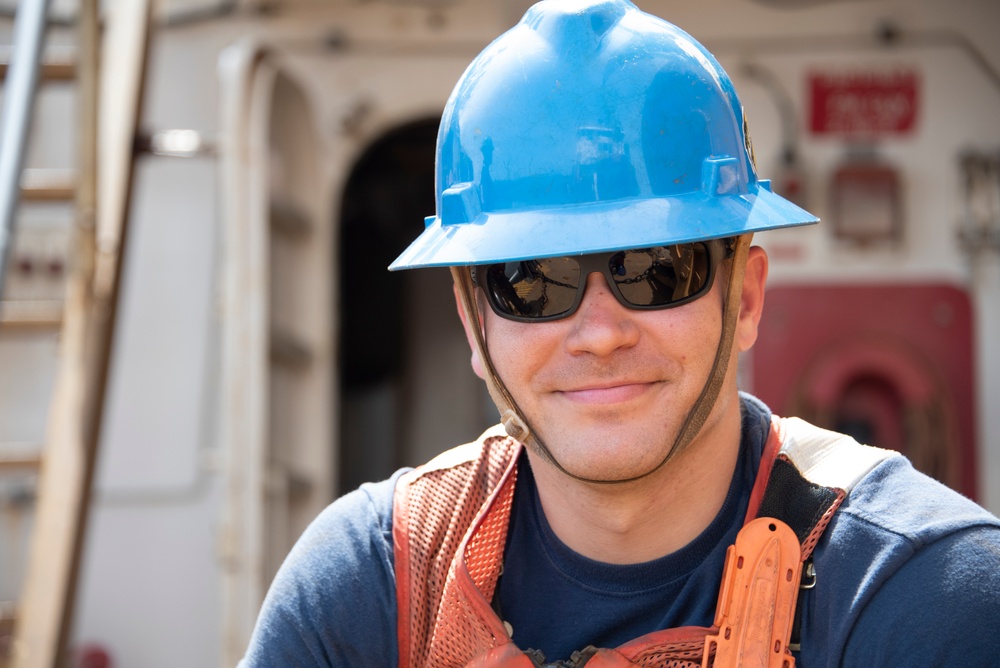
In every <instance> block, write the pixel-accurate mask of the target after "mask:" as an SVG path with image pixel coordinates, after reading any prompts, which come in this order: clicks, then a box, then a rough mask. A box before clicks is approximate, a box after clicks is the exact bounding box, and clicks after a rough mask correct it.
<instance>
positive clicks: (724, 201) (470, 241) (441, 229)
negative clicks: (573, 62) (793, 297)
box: [389, 187, 819, 271]
mask: <svg viewBox="0 0 1000 668" xmlns="http://www.w3.org/2000/svg"><path fill="white" fill-rule="evenodd" d="M755 190H756V192H752V193H744V194H734V195H722V196H708V195H705V194H704V193H703V192H701V191H696V192H692V193H688V194H685V195H679V196H673V197H659V198H641V199H640V198H636V199H625V200H615V201H610V202H601V203H593V204H584V205H575V206H562V207H557V208H551V209H533V210H526V211H504V212H497V213H493V212H483V213H481V214H480V215H479V216H478V217H477V218H476V219H475V220H474V221H472V222H470V223H464V224H458V225H443V224H442V223H441V219H440V217H433V218H430V219H428V220H429V224H428V225H427V227H426V229H425V230H424V231H423V233H422V234H421V235H420V236H419V237H417V239H416V240H415V241H414V242H413V243H412V244H410V246H409V247H408V248H407V249H406V250H405V251H403V253H402V254H400V256H399V257H398V258H396V260H395V261H394V262H393V263H392V264H391V265H389V270H390V271H397V270H401V269H416V268H419V267H446V266H463V265H479V264H492V263H495V262H513V261H518V260H526V259H530V258H540V257H558V256H562V255H584V254H587V253H597V252H602V251H614V250H624V249H629V248H646V247H649V246H663V245H668V244H677V243H688V242H691V241H699V240H707V239H717V238H720V237H731V236H738V235H741V234H746V233H753V232H761V231H764V230H772V229H778V228H783V227H796V226H801V225H811V224H814V223H818V222H819V218H817V217H816V216H814V215H813V214H811V213H809V212H808V211H806V210H805V209H802V208H801V207H799V206H797V205H796V204H794V203H792V202H790V201H788V200H787V199H785V198H783V197H781V196H780V195H776V194H774V193H771V192H769V191H768V190H766V189H764V188H763V187H758V188H755Z"/></svg>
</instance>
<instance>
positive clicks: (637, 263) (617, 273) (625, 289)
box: [472, 239, 733, 322]
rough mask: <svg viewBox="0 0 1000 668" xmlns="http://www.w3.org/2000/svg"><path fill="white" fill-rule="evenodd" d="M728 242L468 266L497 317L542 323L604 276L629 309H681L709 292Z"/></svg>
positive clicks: (575, 303) (576, 302) (568, 310)
mask: <svg viewBox="0 0 1000 668" xmlns="http://www.w3.org/2000/svg"><path fill="white" fill-rule="evenodd" d="M732 242H733V240H732V239H725V240H723V239H713V240H711V241H696V242H694V243H687V244H675V245H672V246H653V247H651V248H638V249H634V250H625V251H614V252H611V253H597V254H594V255H568V256H564V257H550V258H541V259H537V260H520V261H516V262H498V263H496V264H489V265H481V266H473V267H472V282H473V284H474V285H477V286H479V287H481V288H483V292H484V293H485V294H486V300H487V301H488V302H489V304H490V308H492V309H493V312H494V313H496V314H497V315H498V316H500V317H501V318H506V319H507V320H516V321H519V322H544V321H548V320H559V319H561V318H568V317H569V316H571V315H573V314H574V313H575V312H576V309H577V308H578V307H579V306H580V302H582V301H583V291H584V287H585V286H586V284H587V276H589V275H590V274H591V273H593V272H598V273H600V274H603V275H604V278H606V279H607V281H608V285H609V286H610V288H611V292H612V293H613V294H614V295H615V298H616V299H618V301H619V302H620V303H621V304H622V306H625V307H626V308H630V309H637V310H655V309H666V308H673V307H674V306H681V305H682V304H687V303H688V302H690V301H694V300H695V299H698V298H699V297H701V296H702V295H704V294H705V293H706V292H708V291H709V290H710V289H711V287H712V281H713V280H714V278H715V272H716V269H717V267H718V266H719V263H720V262H721V261H722V260H724V259H726V258H728V257H731V256H732V254H733V244H732Z"/></svg>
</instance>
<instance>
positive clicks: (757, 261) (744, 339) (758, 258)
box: [736, 246, 768, 352]
mask: <svg viewBox="0 0 1000 668" xmlns="http://www.w3.org/2000/svg"><path fill="white" fill-rule="evenodd" d="M767 266H768V261H767V253H766V252H765V251H764V249H763V248H761V247H760V246H753V247H752V248H751V249H750V251H749V253H748V254H747V267H746V271H745V272H744V273H743V292H742V294H741V295H740V315H739V319H738V320H737V321H736V346H737V350H739V351H740V352H744V351H747V350H750V348H751V347H752V346H753V344H754V342H755V341H756V340H757V326H758V324H759V323H760V316H761V314H762V313H763V312H764V287H765V284H766V283H767Z"/></svg>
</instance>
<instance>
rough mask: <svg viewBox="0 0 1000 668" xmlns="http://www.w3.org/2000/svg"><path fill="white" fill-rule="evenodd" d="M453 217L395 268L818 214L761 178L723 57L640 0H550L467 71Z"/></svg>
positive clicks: (440, 207) (449, 189)
mask: <svg viewBox="0 0 1000 668" xmlns="http://www.w3.org/2000/svg"><path fill="white" fill-rule="evenodd" d="M435 187H436V193H437V214H436V215H435V216H430V217H428V218H427V219H426V221H425V222H426V227H425V229H424V231H423V233H422V234H421V235H420V236H419V237H418V238H417V239H416V241H414V242H413V243H412V244H411V245H410V246H409V248H407V249H406V251H404V252H403V253H402V254H401V255H400V256H399V257H398V258H397V259H396V261H395V262H393V264H392V265H391V266H390V269H393V270H395V269H409V268H415V267H429V266H450V265H472V264H484V263H492V262H503V261H512V260H521V259H527V258H532V257H547V256H558V255H572V254H583V253H593V252H599V251H610V250H619V249H626V248H641V247H646V246H655V245H664V244H672V243H684V242H688V241H695V240H699V239H713V238H718V237H728V236H734V235H739V234H744V233H748V232H757V231H761V230H768V229H773V228H779V227H787V226H793V225H805V224H810V223H815V222H818V219H817V218H816V217H815V216H813V215H812V214H810V213H808V212H807V211H805V210H803V209H801V208H799V207H798V206H796V205H795V204H792V203H791V202H789V201H788V200H786V199H784V198H782V197H780V196H778V195H775V194H773V193H771V192H770V189H769V184H768V182H766V181H761V180H759V179H758V178H757V174H756V169H755V167H754V163H753V157H752V149H751V147H750V139H749V135H748V134H747V131H746V124H745V122H744V117H743V109H742V106H741V105H740V102H739V99H738V98H737V96H736V91H735V90H734V88H733V85H732V82H731V81H730V79H729V76H728V75H727V74H726V73H725V71H724V70H723V69H722V67H721V66H720V65H719V63H718V62H717V61H716V60H715V58H714V57H713V56H712V55H711V54H710V53H708V51H706V50H705V49H704V47H702V46H701V45H700V44H699V43H698V42H696V41H695V40H694V39H693V38H692V37H691V36H689V35H688V34H687V33H685V32H684V31H682V30H680V29H679V28H677V27H676V26H674V25H672V24H670V23H667V22H666V21H663V20H662V19H659V18H657V17H654V16H651V15H649V14H646V13H644V12H642V11H640V10H639V9H638V8H637V7H635V5H633V4H632V3H631V2H627V0H545V1H544V2H540V3H538V4H536V5H535V6H533V7H532V8H531V9H529V10H528V12H527V14H525V16H524V18H522V19H521V21H520V23H518V24H517V25H516V26H515V27H514V28H512V29H511V30H509V31H508V32H506V33H505V34H503V35H501V36H500V37H499V38H497V39H496V40H495V41H494V42H493V43H492V44H491V45H490V46H488V47H487V48H486V49H485V50H484V51H483V52H482V53H481V54H480V55H479V56H478V57H477V58H476V59H475V60H474V61H473V62H472V63H471V64H470V65H469V67H468V68H467V69H466V71H465V73H464V74H463V75H462V78H461V79H460V80H459V82H458V84H457V85H456V87H455V89H454V91H453V92H452V94H451V97H450V98H449V100H448V103H447V105H446V107H445V110H444V114H443V116H442V119H441V127H440V130H439V132H438V142H437V167H436V183H435Z"/></svg>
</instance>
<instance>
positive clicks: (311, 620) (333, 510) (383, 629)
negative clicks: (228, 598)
mask: <svg viewBox="0 0 1000 668" xmlns="http://www.w3.org/2000/svg"><path fill="white" fill-rule="evenodd" d="M401 473H402V471H400V472H398V473H396V474H395V475H394V476H393V477H392V478H390V479H389V480H386V481H383V482H380V483H375V484H366V485H362V486H361V488H360V489H358V490H356V491H354V492H351V493H350V494H347V495H345V496H343V497H341V498H340V499H338V500H337V501H335V502H334V503H333V504H331V505H330V506H329V507H327V508H326V510H324V511H323V512H322V513H321V514H320V515H319V516H318V517H317V518H316V519H315V520H314V521H313V523H312V524H311V525H310V526H309V528H308V529H307V530H306V531H305V533H303V534H302V537H301V538H299V540H298V542H297V543H296V544H295V547H293V548H292V551H291V552H290V553H289V555H288V557H287V558H286V560H285V562H284V564H283V565H282V566H281V568H280V569H279V571H278V573H277V575H276V576H275V578H274V581H273V582H272V584H271V588H270V590H269V591H268V593H267V596H266V598H265V600H264V604H263V606H262V608H261V612H260V615H259V617H258V619H257V624H256V627H255V629H254V632H253V635H252V637H251V639H250V644H249V647H248V649H247V652H246V655H245V656H244V658H243V660H242V661H241V662H240V667H241V668H264V667H272V666H273V667H278V666H281V667H283V668H293V667H298V666H301V667H303V668H304V667H306V666H309V667H310V668H312V667H315V666H331V667H335V668H340V667H348V666H349V667H350V668H368V667H371V668H391V667H394V666H395V665H396V664H397V662H398V659H397V656H398V650H397V641H396V591H395V575H394V571H393V552H392V494H393V489H394V487H395V483H396V480H397V479H398V478H399V475H400V474H401Z"/></svg>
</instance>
